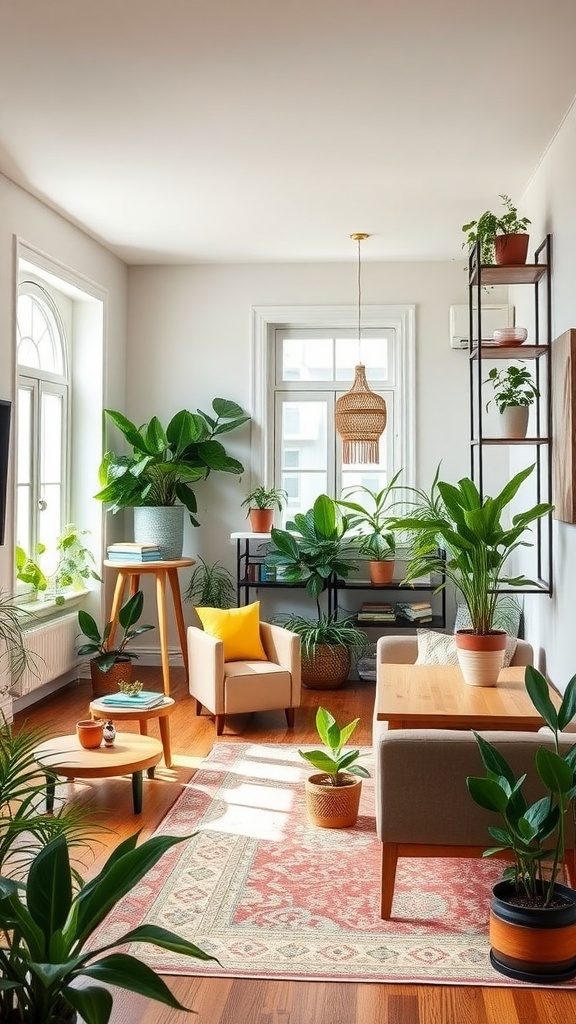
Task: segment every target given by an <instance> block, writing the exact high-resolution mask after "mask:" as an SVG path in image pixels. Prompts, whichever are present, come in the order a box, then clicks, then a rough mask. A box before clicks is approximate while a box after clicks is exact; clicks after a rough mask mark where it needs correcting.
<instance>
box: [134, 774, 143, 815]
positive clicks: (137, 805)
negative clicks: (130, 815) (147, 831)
mask: <svg viewBox="0 0 576 1024" xmlns="http://www.w3.org/2000/svg"><path fill="white" fill-rule="evenodd" d="M132 803H133V805H134V814H141V812H142V772H141V771H139V772H132Z"/></svg>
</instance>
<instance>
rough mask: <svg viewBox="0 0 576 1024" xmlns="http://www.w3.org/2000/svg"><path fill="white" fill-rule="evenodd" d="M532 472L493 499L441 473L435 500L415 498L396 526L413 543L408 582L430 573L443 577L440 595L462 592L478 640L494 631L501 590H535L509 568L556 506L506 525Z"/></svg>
mask: <svg viewBox="0 0 576 1024" xmlns="http://www.w3.org/2000/svg"><path fill="white" fill-rule="evenodd" d="M533 469H534V466H533V465H532V466H528V467H527V468H526V469H523V470H520V472H519V473H516V475H515V476H513V477H512V479H511V480H509V481H508V483H506V484H505V486H504V487H503V488H502V490H501V491H500V493H499V494H497V495H496V496H495V497H494V498H492V497H489V496H485V497H482V495H481V494H480V491H479V490H478V487H477V486H476V484H475V483H474V482H473V481H472V480H471V479H470V478H469V477H463V478H462V479H461V480H459V481H458V483H457V484H451V483H448V482H446V481H444V480H439V479H438V473H437V474H436V477H435V479H434V483H433V485H432V491H431V493H430V495H426V494H424V493H423V492H421V491H417V492H414V493H413V498H414V501H415V504H414V506H413V508H412V509H409V511H408V512H407V514H406V515H405V516H402V517H401V518H398V519H396V520H394V521H393V523H392V526H393V528H394V529H398V530H407V531H409V532H410V533H411V534H412V535H413V537H414V552H413V554H412V556H411V557H410V559H409V561H408V565H407V567H406V574H405V579H404V582H405V583H410V582H411V581H412V580H415V579H417V578H418V577H420V576H423V575H426V574H428V573H439V574H444V579H443V582H442V583H441V584H440V585H439V588H438V589H442V587H445V586H446V585H447V583H452V584H453V585H454V586H455V587H456V589H457V590H459V591H460V593H461V594H462V597H463V599H464V602H465V604H466V606H467V608H468V612H469V614H470V620H471V624H472V626H471V628H472V631H473V632H474V633H476V634H484V633H489V632H490V631H491V630H492V629H493V628H494V616H495V610H496V605H497V602H498V588H499V587H502V586H507V587H526V586H534V585H535V584H534V581H532V580H530V579H528V578H527V577H526V576H524V575H522V574H518V575H509V574H508V572H507V570H506V567H505V566H506V563H507V561H508V559H509V557H510V556H511V555H512V554H513V552H514V551H516V550H517V549H518V548H519V547H529V546H530V544H529V542H528V541H527V540H526V539H525V537H526V532H527V530H528V527H529V526H530V524H531V523H533V522H536V520H538V519H540V518H542V516H545V515H547V514H548V513H549V512H550V511H551V510H552V505H550V504H548V503H547V502H538V503H537V504H536V505H533V506H532V507H531V508H529V509H527V510H526V511H525V512H518V513H516V514H515V515H512V516H511V519H510V525H506V524H505V523H504V522H503V517H504V515H505V514H506V512H507V510H509V506H510V504H511V503H512V502H513V500H514V499H515V497H516V495H517V493H518V491H519V489H520V487H521V486H522V484H523V483H524V481H525V480H526V479H527V478H528V477H529V476H530V474H531V473H532V471H533ZM439 543H440V544H441V546H442V547H443V548H444V549H445V554H446V557H445V558H444V557H443V552H442V550H439Z"/></svg>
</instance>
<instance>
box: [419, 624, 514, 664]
mask: <svg viewBox="0 0 576 1024" xmlns="http://www.w3.org/2000/svg"><path fill="white" fill-rule="evenodd" d="M416 636H417V637H418V657H417V659H416V662H415V664H416V665H457V664H458V652H457V650H456V640H455V638H454V635H453V634H452V633H437V632H436V631H435V630H433V629H417V630H416ZM516 643H517V641H516V637H514V636H508V637H507V638H506V650H505V652H504V668H508V666H509V664H510V662H511V661H512V658H513V657H514V651H515V650H516Z"/></svg>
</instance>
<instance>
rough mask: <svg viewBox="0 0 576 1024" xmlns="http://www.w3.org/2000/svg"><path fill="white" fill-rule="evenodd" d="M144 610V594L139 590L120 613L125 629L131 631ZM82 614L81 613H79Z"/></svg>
mask: <svg viewBox="0 0 576 1024" xmlns="http://www.w3.org/2000/svg"><path fill="white" fill-rule="evenodd" d="M143 608H144V594H143V593H142V591H141V590H137V591H136V593H135V594H133V595H132V597H131V598H129V599H128V601H126V603H125V604H124V605H123V606H122V608H121V609H120V611H119V612H118V621H119V623H120V625H121V626H122V628H123V629H130V627H131V626H133V625H134V623H135V622H138V619H139V618H140V616H141V615H142V609H143ZM79 614H80V613H79Z"/></svg>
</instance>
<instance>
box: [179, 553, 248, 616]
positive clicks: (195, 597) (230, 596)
mask: <svg viewBox="0 0 576 1024" xmlns="http://www.w3.org/2000/svg"><path fill="white" fill-rule="evenodd" d="M198 563H199V564H198V565H197V566H196V567H195V569H194V570H193V572H192V575H191V577H190V582H189V584H188V587H187V588H186V590H185V592H184V600H185V601H191V602H192V603H193V604H195V605H200V606H201V607H208V608H232V607H233V605H234V603H235V601H236V589H235V586H234V578H233V576H232V573H231V572H230V570H229V569H227V568H226V566H224V565H221V564H220V562H213V563H212V564H211V565H209V564H208V563H207V562H205V561H204V559H203V558H199V559H198Z"/></svg>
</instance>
